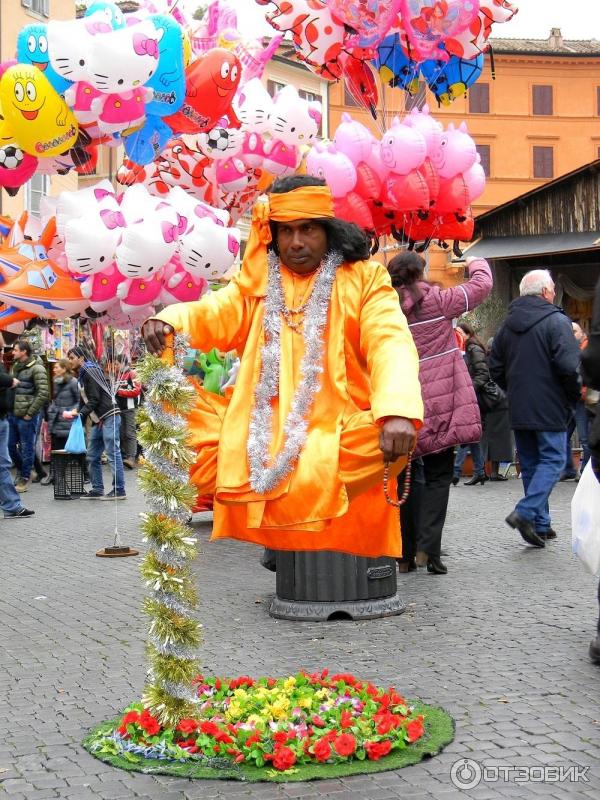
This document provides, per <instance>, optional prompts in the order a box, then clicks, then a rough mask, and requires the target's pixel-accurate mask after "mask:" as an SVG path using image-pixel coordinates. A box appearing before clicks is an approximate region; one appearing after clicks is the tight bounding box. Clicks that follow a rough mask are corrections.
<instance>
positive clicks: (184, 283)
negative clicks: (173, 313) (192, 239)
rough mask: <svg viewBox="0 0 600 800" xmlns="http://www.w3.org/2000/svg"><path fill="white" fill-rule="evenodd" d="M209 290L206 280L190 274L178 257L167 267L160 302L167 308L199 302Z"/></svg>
mask: <svg viewBox="0 0 600 800" xmlns="http://www.w3.org/2000/svg"><path fill="white" fill-rule="evenodd" d="M207 289H208V283H207V281H206V279H205V278H198V277H196V276H195V275H192V274H191V272H188V271H187V270H186V269H185V268H184V267H183V265H182V264H181V261H180V259H179V256H177V255H176V256H174V257H173V258H172V259H171V261H170V262H169V263H168V264H167V266H166V267H165V270H164V273H163V275H162V291H161V293H160V297H159V298H158V300H159V302H160V303H161V305H165V306H168V305H171V303H190V302H192V301H194V300H199V299H200V298H201V297H202V295H203V294H204V293H205V292H206V290H207Z"/></svg>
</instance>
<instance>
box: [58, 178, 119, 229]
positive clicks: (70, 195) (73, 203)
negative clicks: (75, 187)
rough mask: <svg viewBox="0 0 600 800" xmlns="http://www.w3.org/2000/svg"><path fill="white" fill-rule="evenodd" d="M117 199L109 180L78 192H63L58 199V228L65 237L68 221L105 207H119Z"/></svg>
mask: <svg viewBox="0 0 600 800" xmlns="http://www.w3.org/2000/svg"><path fill="white" fill-rule="evenodd" d="M116 203H117V200H116V197H115V194H114V190H113V187H112V184H111V182H110V181H109V180H102V181H100V182H99V183H97V184H96V185H95V186H90V187H89V188H87V189H80V190H79V191H77V192H61V193H60V194H59V196H58V198H57V201H56V230H57V233H58V234H59V236H60V237H61V238H62V239H64V236H65V226H66V224H67V222H69V221H71V220H73V219H76V218H78V217H83V216H85V215H86V214H92V213H94V212H96V213H97V212H98V211H100V210H101V209H103V208H113V209H115V208H116V207H117V205H116Z"/></svg>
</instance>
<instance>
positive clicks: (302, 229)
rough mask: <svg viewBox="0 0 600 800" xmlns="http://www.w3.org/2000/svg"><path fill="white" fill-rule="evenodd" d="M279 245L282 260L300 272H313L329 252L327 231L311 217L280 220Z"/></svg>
mask: <svg viewBox="0 0 600 800" xmlns="http://www.w3.org/2000/svg"><path fill="white" fill-rule="evenodd" d="M277 247H278V248H279V254H280V257H281V261H282V262H283V263H284V264H285V266H286V267H289V268H290V269H291V270H292V271H293V272H298V273H299V274H301V275H303V274H307V273H309V272H313V271H314V270H315V269H316V268H317V267H318V266H319V264H320V263H321V261H322V260H323V258H324V256H325V253H326V252H327V232H326V231H325V228H324V227H323V225H321V224H320V223H318V222H315V221H314V220H311V219H297V220H294V221H293V222H280V223H278V225H277Z"/></svg>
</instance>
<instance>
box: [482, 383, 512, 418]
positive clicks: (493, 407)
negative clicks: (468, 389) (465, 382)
mask: <svg viewBox="0 0 600 800" xmlns="http://www.w3.org/2000/svg"><path fill="white" fill-rule="evenodd" d="M477 402H478V403H479V408H480V410H481V412H482V413H484V414H487V413H489V412H490V411H499V410H500V409H501V408H506V392H505V391H504V389H501V388H500V386H498V384H497V383H496V381H493V380H492V379H491V378H490V379H489V380H488V381H486V382H485V383H484V384H483V386H482V387H481V388H479V389H478V390H477Z"/></svg>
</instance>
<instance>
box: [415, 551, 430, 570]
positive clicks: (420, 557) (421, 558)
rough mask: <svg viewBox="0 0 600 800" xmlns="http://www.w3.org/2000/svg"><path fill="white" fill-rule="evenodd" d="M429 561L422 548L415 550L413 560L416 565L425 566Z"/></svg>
mask: <svg viewBox="0 0 600 800" xmlns="http://www.w3.org/2000/svg"><path fill="white" fill-rule="evenodd" d="M428 561H429V556H428V555H427V553H424V552H423V551H422V550H417V555H416V557H415V562H416V564H417V567H426V566H427V562H428Z"/></svg>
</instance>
